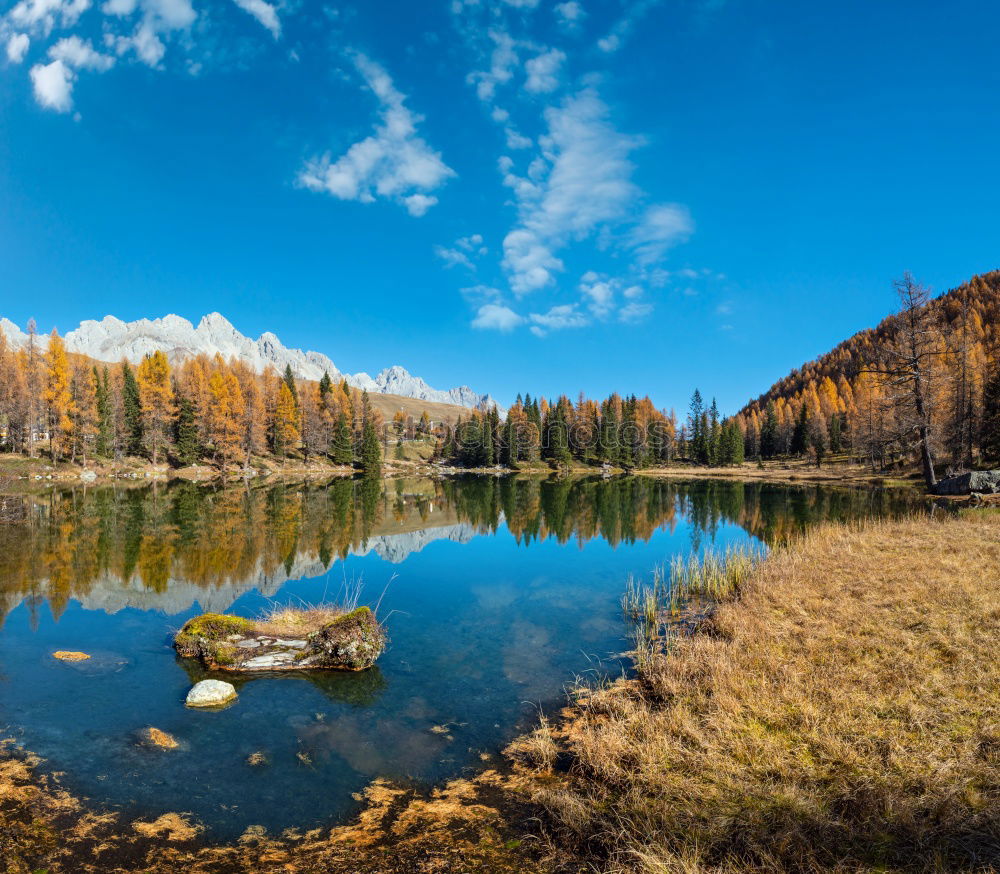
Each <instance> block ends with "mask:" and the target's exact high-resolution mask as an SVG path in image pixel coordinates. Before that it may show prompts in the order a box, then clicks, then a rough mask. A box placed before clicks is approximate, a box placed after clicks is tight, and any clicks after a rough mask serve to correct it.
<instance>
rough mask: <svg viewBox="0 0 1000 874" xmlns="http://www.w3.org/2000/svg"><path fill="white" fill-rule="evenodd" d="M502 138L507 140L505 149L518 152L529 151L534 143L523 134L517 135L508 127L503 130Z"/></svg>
mask: <svg viewBox="0 0 1000 874" xmlns="http://www.w3.org/2000/svg"><path fill="white" fill-rule="evenodd" d="M504 136H506V138H507V148H508V149H514V150H515V151H519V150H521V149H530V148H531V147H532V146H533V145H534V142H533V141H532V140H530V139H529V138H528V137H526V136H524V135H523V134H520V133H518V132H517V131H516V130H514V128H512V127H508V128H505V129H504Z"/></svg>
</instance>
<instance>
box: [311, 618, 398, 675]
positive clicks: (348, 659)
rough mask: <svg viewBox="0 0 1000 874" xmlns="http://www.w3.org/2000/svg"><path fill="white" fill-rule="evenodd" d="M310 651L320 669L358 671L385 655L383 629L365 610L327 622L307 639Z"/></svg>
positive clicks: (368, 666)
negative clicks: (315, 656)
mask: <svg viewBox="0 0 1000 874" xmlns="http://www.w3.org/2000/svg"><path fill="white" fill-rule="evenodd" d="M309 643H310V649H311V650H312V652H313V653H315V654H316V655H317V656H318V658H317V664H318V665H321V666H322V667H329V668H341V669H347V670H351V671H361V670H364V669H365V668H370V667H371V666H372V665H373V664H375V660H376V659H377V658H378V657H379V656H380V655H382V653H383V652H385V645H386V634H385V629H384V628H383V627H382V626H381V625H380V624H379V622H378V620H377V619H376V618H375V614H374V613H372V611H371V610H369V609H368V608H367V607H358V608H356V609H354V610H352V611H351V612H350V613H345V614H344V615H343V616H340V617H338V618H337V619H334V620H333V621H332V622H328V623H327V624H326V625H324V626H323V627H322V628H320V629H319V631H317V632H315V633H314V634H312V635H310V640H309Z"/></svg>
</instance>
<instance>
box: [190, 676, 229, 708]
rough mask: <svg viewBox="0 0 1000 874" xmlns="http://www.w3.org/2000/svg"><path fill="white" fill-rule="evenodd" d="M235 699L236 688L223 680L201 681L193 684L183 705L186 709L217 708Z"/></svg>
mask: <svg viewBox="0 0 1000 874" xmlns="http://www.w3.org/2000/svg"><path fill="white" fill-rule="evenodd" d="M235 697H236V687H235V686H233V684H232V683H227V682H225V681H224V680H202V681H201V682H200V683H195V684H194V686H192V687H191V691H190V692H188V694H187V698H186V699H185V701H184V703H185V704H187V706H188V707H218V706H220V705H222V704H227V703H228V702H230V701H232V700H233V699H234V698H235Z"/></svg>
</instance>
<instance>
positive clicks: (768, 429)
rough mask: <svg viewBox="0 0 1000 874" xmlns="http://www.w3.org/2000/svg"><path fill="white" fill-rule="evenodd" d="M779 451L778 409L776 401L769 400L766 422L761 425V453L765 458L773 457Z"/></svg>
mask: <svg viewBox="0 0 1000 874" xmlns="http://www.w3.org/2000/svg"><path fill="white" fill-rule="evenodd" d="M777 451H778V411H777V410H776V409H775V408H774V401H768V402H767V409H766V410H765V411H764V423H763V424H762V425H761V427H760V454H761V456H762V457H764V458H773V457H774V456H775V454H777Z"/></svg>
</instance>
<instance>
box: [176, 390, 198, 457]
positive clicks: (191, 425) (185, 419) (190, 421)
mask: <svg viewBox="0 0 1000 874" xmlns="http://www.w3.org/2000/svg"><path fill="white" fill-rule="evenodd" d="M174 444H175V446H174V451H175V452H176V455H177V460H178V461H179V462H180V463H181V464H184V465H187V464H194V463H195V462H197V461H198V459H199V458H200V457H201V441H200V440H199V439H198V421H197V417H196V416H195V407H194V402H193V401H192V400H191V399H190V398H189V397H186V396H182V397H181V399H180V401H179V402H178V404H177V420H176V421H175V423H174Z"/></svg>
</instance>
